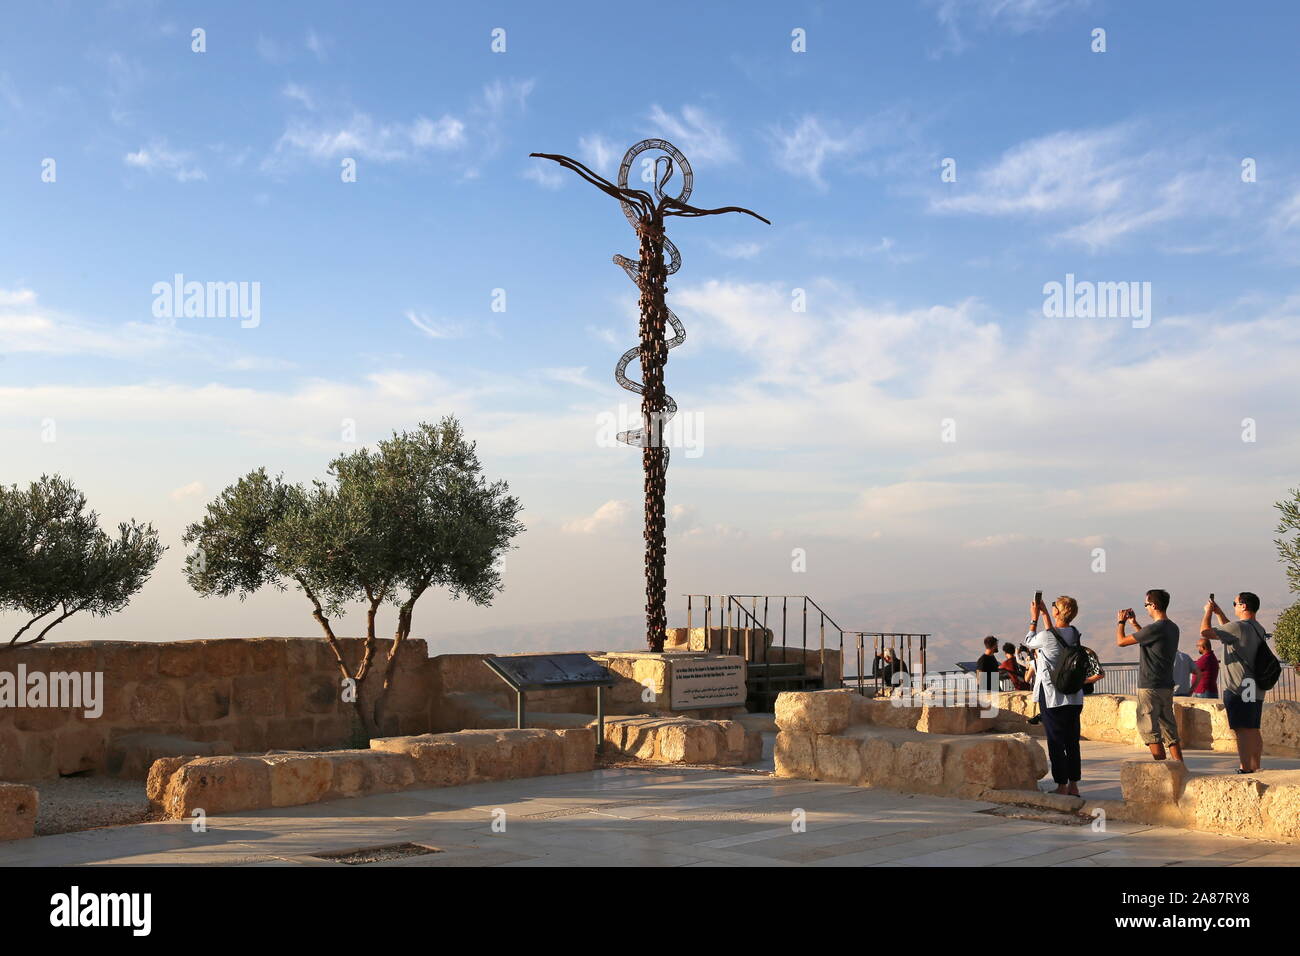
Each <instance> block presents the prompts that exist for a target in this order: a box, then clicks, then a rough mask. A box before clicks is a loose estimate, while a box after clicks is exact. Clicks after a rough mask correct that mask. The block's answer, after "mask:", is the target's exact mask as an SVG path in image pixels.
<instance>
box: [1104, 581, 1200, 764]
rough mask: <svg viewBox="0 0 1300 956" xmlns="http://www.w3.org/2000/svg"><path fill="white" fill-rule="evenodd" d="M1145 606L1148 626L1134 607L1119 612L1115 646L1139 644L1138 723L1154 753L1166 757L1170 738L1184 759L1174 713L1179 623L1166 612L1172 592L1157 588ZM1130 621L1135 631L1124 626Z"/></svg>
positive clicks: (1171, 751) (1177, 757) (1158, 757)
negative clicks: (1130, 631) (1149, 618)
mask: <svg viewBox="0 0 1300 956" xmlns="http://www.w3.org/2000/svg"><path fill="white" fill-rule="evenodd" d="M1145 606H1146V610H1147V614H1149V615H1150V617H1151V623H1150V624H1148V625H1147V626H1146V627H1138V623H1137V614H1136V613H1134V611H1133V609H1132V608H1126V609H1124V610H1122V611H1118V612H1116V621H1115V646H1116V647H1132V646H1133V645H1134V644H1136V645H1138V651H1139V664H1138V693H1137V698H1138V699H1137V724H1138V732H1139V733H1141V735H1142V740H1143V741H1144V742H1145V743H1146V745H1147V747H1148V748H1150V750H1151V756H1152V757H1154V758H1155V759H1156V760H1164V759H1165V745H1164V741H1168V743H1169V754H1170V756H1172V757H1173V758H1174V759H1175V760H1182V759H1183V748H1182V744H1181V743H1180V742H1179V739H1178V721H1177V720H1176V719H1175V717H1174V658H1175V656H1176V655H1177V654H1178V625H1177V624H1175V623H1174V622H1173V621H1171V620H1169V616H1168V615H1167V614H1166V613H1165V612H1166V611H1167V610H1168V609H1169V592H1168V591H1161V590H1159V589H1158V588H1153V589H1152V590H1150V591H1148V592H1147V599H1146V605H1145ZM1129 621H1132V622H1133V626H1134V627H1137V628H1138V629H1137V631H1136V632H1135V633H1133V634H1128V633H1126V632H1125V630H1124V628H1125V626H1126V625H1127V624H1128V622H1129ZM1162 736H1163V740H1162Z"/></svg>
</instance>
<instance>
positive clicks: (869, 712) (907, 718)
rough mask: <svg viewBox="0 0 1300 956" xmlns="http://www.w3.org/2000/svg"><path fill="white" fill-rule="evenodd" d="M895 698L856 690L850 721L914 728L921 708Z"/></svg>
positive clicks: (852, 699)
mask: <svg viewBox="0 0 1300 956" xmlns="http://www.w3.org/2000/svg"><path fill="white" fill-rule="evenodd" d="M782 696H784V695H782ZM894 700H895V698H892V697H863V696H862V695H861V694H858V693H857V692H856V691H855V692H854V695H853V697H851V698H850V701H851V705H850V716H849V721H850V723H852V724H871V725H873V726H876V727H899V728H902V729H906V730H914V729H915V728H916V725H917V722H918V721H919V720H920V719H921V708H920V707H904V706H901V705H900V704H898V703H894V702H893V701H894Z"/></svg>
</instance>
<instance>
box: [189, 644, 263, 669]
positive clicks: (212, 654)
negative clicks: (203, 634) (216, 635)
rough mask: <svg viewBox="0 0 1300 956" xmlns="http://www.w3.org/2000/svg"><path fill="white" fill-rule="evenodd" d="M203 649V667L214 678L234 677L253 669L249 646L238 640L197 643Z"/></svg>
mask: <svg viewBox="0 0 1300 956" xmlns="http://www.w3.org/2000/svg"><path fill="white" fill-rule="evenodd" d="M197 643H199V644H200V645H202V647H203V667H204V670H206V671H207V672H208V673H209V674H211V675H212V676H213V677H234V676H236V675H239V674H247V673H249V672H250V671H251V670H252V669H253V659H252V655H251V654H250V653H249V650H248V644H247V643H246V642H244V641H237V640H225V641H223V640H215V641H199V642H197Z"/></svg>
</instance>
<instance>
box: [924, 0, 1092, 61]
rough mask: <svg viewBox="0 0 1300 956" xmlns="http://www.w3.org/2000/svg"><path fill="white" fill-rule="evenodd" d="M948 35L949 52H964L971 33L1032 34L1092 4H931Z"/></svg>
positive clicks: (959, 0)
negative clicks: (967, 35)
mask: <svg viewBox="0 0 1300 956" xmlns="http://www.w3.org/2000/svg"><path fill="white" fill-rule="evenodd" d="M927 3H928V4H929V5H930V6H931V7H933V8H934V10H935V15H936V16H937V17H938V19H939V23H940V24H941V25H942V26H943V27H944V28H945V31H946V33H947V49H948V50H951V51H953V52H961V51H962V50H964V49H965V48H966V47H967V46H968V41H967V40H966V34H967V32H968V31H969V30H971V29H976V30H981V31H988V30H1007V31H1009V32H1011V33H1029V32H1031V31H1034V30H1041V29H1042V28H1043V27H1045V26H1046V25H1047V24H1048V23H1049V22H1050V21H1051V20H1052V19H1054V18H1055V17H1057V16H1059V15H1061V14H1063V13H1066V12H1068V11H1070V10H1080V9H1084V8H1086V7H1088V6H1089V5H1090V3H1091V0H927Z"/></svg>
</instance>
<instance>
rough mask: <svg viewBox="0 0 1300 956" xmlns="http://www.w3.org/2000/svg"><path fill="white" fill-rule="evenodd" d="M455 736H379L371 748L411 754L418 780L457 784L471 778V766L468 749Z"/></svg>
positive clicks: (431, 784)
mask: <svg viewBox="0 0 1300 956" xmlns="http://www.w3.org/2000/svg"><path fill="white" fill-rule="evenodd" d="M454 737H455V735H454V734H423V735H420V736H416V737H391V738H379V739H375V740H372V741H370V748H371V750H378V751H385V752H391V753H402V754H407V755H409V756H410V757H411V758H412V759H413V760H414V761H415V775H416V780H417V781H418V782H419V783H421V784H424V785H427V786H432V787H455V786H460V785H461V784H464V783H468V782H469V779H470V772H471V770H470V761H469V754H468V752H467V751H466V750H465V748H464V747H462V746H460V745H458V744H457V743H456V741H455V740H454V739H452V738H454Z"/></svg>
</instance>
